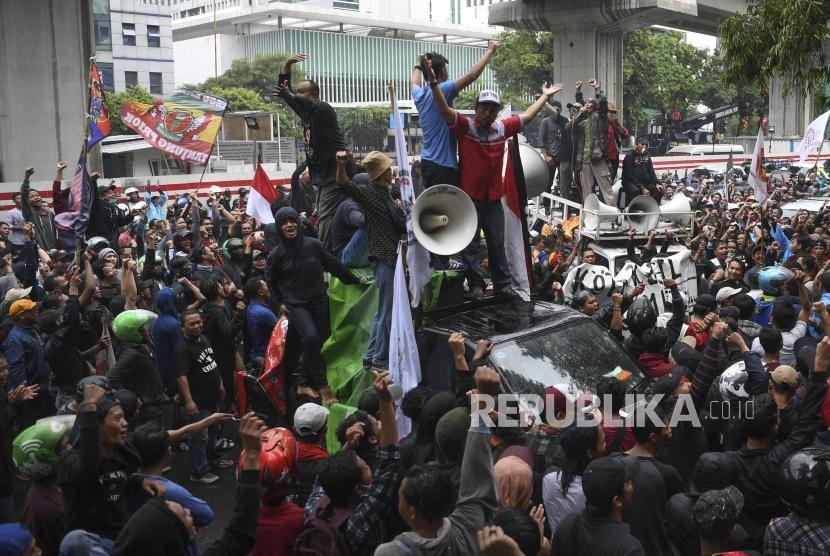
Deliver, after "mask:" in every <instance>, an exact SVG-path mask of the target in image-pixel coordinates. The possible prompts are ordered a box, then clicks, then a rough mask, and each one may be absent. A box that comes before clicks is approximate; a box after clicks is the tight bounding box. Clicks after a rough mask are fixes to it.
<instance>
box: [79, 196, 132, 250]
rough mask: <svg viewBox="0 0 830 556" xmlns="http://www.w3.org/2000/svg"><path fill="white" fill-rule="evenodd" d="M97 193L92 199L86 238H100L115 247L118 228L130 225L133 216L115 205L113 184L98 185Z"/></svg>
mask: <svg viewBox="0 0 830 556" xmlns="http://www.w3.org/2000/svg"><path fill="white" fill-rule="evenodd" d="M96 183H97V182H96ZM97 191H98V194H97V195H95V196H94V197H93V198H92V210H91V211H90V214H89V225H88V226H87V229H86V237H95V236H100V237H103V238H104V239H106V240H107V241H109V243H110V245H116V239H117V238H118V228H120V227H122V226H126V225H127V224H129V223H131V222H132V221H133V216H132V214H130V213H125V212H122V211H121V209H119V208H118V206H117V205H116V204H115V182H110V183H109V184H108V185H99V186H98V188H97Z"/></svg>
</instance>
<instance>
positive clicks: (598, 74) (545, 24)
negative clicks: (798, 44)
mask: <svg viewBox="0 0 830 556" xmlns="http://www.w3.org/2000/svg"><path fill="white" fill-rule="evenodd" d="M746 7H747V2H746V0H513V1H511V2H504V3H500V4H493V5H492V6H491V7H490V19H489V23H490V25H500V26H504V27H513V28H522V29H530V30H534V31H549V32H551V33H553V37H554V47H553V48H554V65H553V79H554V81H556V82H561V83H563V84H564V85H565V87H566V89H565V92H564V93H563V96H562V97H561V98H572V96H573V93H574V84H575V83H576V81H578V80H581V81H582V82H583V83H586V84H587V82H588V80H589V79H591V78H596V79H597V80H598V81H599V82H600V85H601V86H602V87H603V89H604V90H605V92H606V93H607V94H608V98H609V99H610V100H613V101H615V102H616V103H617V107H618V109H620V110H622V105H623V103H624V101H625V99H624V98H623V62H622V57H623V35H624V34H625V33H626V32H628V31H633V30H635V29H639V28H642V27H649V26H652V25H662V26H666V27H672V28H675V29H682V30H685V31H693V32H696V33H704V34H707V35H715V34H717V30H718V26H719V25H720V23H721V22H722V21H723V20H724V19H726V18H727V17H729V16H731V15H733V14H735V13H740V12H744V11H746ZM585 89H587V85H586V86H584V87H583V90H585ZM585 92H586V94H590V93H588V91H587V90H586V91H585ZM783 93H784V85H783V82H782V81H781V80H780V79H778V78H773V79H771V81H770V87H769V123H770V125H774V126H775V128H776V135H778V136H785V137H786V136H800V135H801V134H802V133H803V132H804V129H805V128H806V127H807V125H808V124H809V122H810V119H811V116H812V104H813V103H812V97H811V96H809V95H804V94H801V93H799V92H795V91H791V92H790V94H789V95H787V96H786V97H785V96H784V95H783Z"/></svg>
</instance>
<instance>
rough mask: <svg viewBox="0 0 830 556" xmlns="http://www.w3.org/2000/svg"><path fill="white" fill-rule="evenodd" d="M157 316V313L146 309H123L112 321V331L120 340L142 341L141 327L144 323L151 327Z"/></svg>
mask: <svg viewBox="0 0 830 556" xmlns="http://www.w3.org/2000/svg"><path fill="white" fill-rule="evenodd" d="M157 318H158V315H157V314H155V313H154V312H152V311H147V310H146V309H131V310H129V311H123V312H121V313H119V314H118V316H117V317H115V320H113V321H112V331H113V333H114V334H115V337H116V338H118V339H119V340H121V341H122V342H143V341H144V336H143V335H142V334H141V328H142V327H144V326H145V325H149V326H150V327H152V326H153V323H154V322H156V319H157Z"/></svg>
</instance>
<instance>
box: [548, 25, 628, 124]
mask: <svg viewBox="0 0 830 556" xmlns="http://www.w3.org/2000/svg"><path fill="white" fill-rule="evenodd" d="M553 42H554V46H553V58H554V61H553V81H554V82H555V83H562V84H564V85H565V90H564V91H562V92H561V93H560V94H559V95H557V98H558V99H559V100H560V101H561V102H562V104H563V105H565V104H567V103H568V102H571V101H572V100H573V98H574V93H575V84H576V82H577V81H582V83H583V85H582V92H583V93H584V94H585V98H590V97H593V94H594V92H593V90H592V89H591V87H590V86H589V85H588V81H589V80H590V79H596V80H597V81H599V84H600V87H601V88H602V90H603V91H605V94H606V95H608V100H612V101H614V102H615V103H616V104H617V110H618V111H619V112H620V113H622V101H623V73H622V48H623V34H622V32H600V31H597V30H585V29H581V30H578V31H559V32H556V33H554V35H553Z"/></svg>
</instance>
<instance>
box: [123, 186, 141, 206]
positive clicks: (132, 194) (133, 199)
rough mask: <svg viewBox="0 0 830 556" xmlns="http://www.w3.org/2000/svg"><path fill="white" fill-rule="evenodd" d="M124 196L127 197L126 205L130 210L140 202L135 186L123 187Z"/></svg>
mask: <svg viewBox="0 0 830 556" xmlns="http://www.w3.org/2000/svg"><path fill="white" fill-rule="evenodd" d="M124 196H125V197H127V207H128V208H129V209H130V212H132V210H133V209H134V208H135V206H136V205H137V204H138V203H140V202H141V201H140V200H139V195H138V188H137V187H128V188H127V189H125V190H124Z"/></svg>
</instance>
